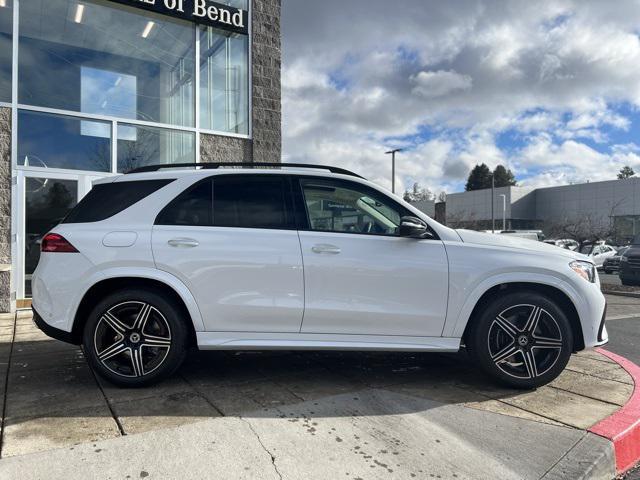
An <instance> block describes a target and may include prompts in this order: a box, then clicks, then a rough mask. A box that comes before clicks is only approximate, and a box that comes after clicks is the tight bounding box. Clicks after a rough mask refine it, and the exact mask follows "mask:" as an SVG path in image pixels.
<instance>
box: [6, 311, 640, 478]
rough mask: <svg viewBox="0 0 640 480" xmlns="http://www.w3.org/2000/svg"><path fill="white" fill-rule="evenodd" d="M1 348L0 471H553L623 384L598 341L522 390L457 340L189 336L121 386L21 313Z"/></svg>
mask: <svg viewBox="0 0 640 480" xmlns="http://www.w3.org/2000/svg"><path fill="white" fill-rule="evenodd" d="M628 311H638V309H637V305H635V304H632V305H631V306H629V305H626V304H624V303H622V304H620V305H617V306H613V307H612V308H611V309H610V312H609V314H610V315H612V316H614V317H620V316H621V315H624V312H628ZM0 360H1V363H0V374H1V375H2V378H4V379H6V382H4V384H0V393H1V394H2V396H1V397H0V398H2V411H3V426H2V443H1V450H0V455H1V458H2V459H1V460H0V477H3V475H6V477H3V478H18V477H17V476H15V475H19V477H20V478H88V477H89V478H145V477H147V476H149V477H151V478H202V477H204V476H213V475H214V474H215V475H216V476H217V477H218V478H323V479H326V478H350V479H356V478H362V479H364V478H367V479H368V478H562V477H563V476H567V475H569V473H567V472H571V469H572V468H576V465H578V466H579V465H582V464H587V465H588V464H589V462H591V463H594V464H597V462H598V458H594V455H596V454H597V452H604V451H606V449H602V448H601V447H603V444H602V443H601V442H604V440H603V439H601V438H600V437H596V436H595V435H592V434H590V433H587V432H585V429H587V428H589V427H590V426H592V425H593V424H595V423H597V422H599V421H600V420H602V419H603V418H605V417H607V416H609V415H610V414H611V413H613V412H615V411H616V410H618V409H619V408H620V407H621V406H622V405H624V404H625V402H626V401H627V399H628V398H629V396H630V395H631V393H632V391H633V381H632V379H631V377H629V375H628V374H627V373H626V372H625V371H624V370H623V369H622V368H621V367H619V366H618V365H617V364H615V363H613V362H612V361H611V360H609V359H608V358H606V357H604V356H602V355H600V354H598V353H596V352H584V353H580V354H578V355H575V356H574V357H572V359H571V362H570V364H569V367H568V368H567V370H566V371H565V372H564V373H563V374H562V375H561V377H559V378H558V379H557V380H556V381H555V382H553V384H551V385H550V386H546V387H543V388H540V389H538V390H536V391H533V392H520V391H514V390H506V389H502V388H499V387H496V386H494V385H493V384H491V383H490V382H489V380H488V379H487V378H485V377H484V376H482V375H481V374H480V373H479V372H478V371H477V370H476V369H475V368H474V367H473V365H471V364H470V363H469V361H468V360H467V358H466V355H465V354H464V353H460V354H446V355H445V354H412V353H358V352H192V353H191V354H190V356H189V358H188V361H187V362H186V364H185V366H184V367H183V368H182V369H181V370H180V372H179V374H178V375H176V376H175V377H174V378H173V379H171V380H170V381H168V382H165V383H162V384H160V385H158V386H155V387H152V388H146V389H137V390H126V389H119V388H116V387H113V386H111V385H109V384H108V383H106V382H104V381H102V380H101V379H99V378H97V377H95V376H94V374H93V372H92V371H91V370H90V369H89V368H88V366H87V363H86V362H85V360H84V357H83V354H82V352H81V350H80V349H79V348H77V347H73V346H70V345H66V344H63V343H60V342H57V341H53V340H51V339H48V338H47V337H45V336H44V335H43V334H42V333H41V332H39V330H37V329H36V328H35V326H34V325H33V324H32V322H31V319H30V317H29V315H28V314H19V315H18V316H17V318H10V317H5V318H4V319H3V320H2V323H1V324H0ZM594 452H595V453H594ZM598 455H600V454H599V453H598ZM203 456H204V457H203ZM574 457H575V458H574ZM203 458H204V459H203ZM581 462H582V463H581ZM185 465H189V471H188V473H185V470H184V469H185ZM600 473H602V472H600ZM606 473H607V472H604V474H603V475H604V476H602V475H601V477H600V478H606Z"/></svg>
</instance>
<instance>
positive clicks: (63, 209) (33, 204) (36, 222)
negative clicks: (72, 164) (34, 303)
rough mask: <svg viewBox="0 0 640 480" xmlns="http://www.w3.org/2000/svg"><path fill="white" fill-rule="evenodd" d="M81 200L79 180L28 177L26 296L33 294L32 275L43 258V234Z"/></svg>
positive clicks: (26, 181) (26, 192)
mask: <svg viewBox="0 0 640 480" xmlns="http://www.w3.org/2000/svg"><path fill="white" fill-rule="evenodd" d="M77 201H78V182H76V181H74V180H58V179H50V178H30V177H28V178H26V179H25V207H26V212H25V227H26V231H25V253H24V267H25V296H27V297H30V296H31V275H32V274H33V272H34V270H35V269H36V266H37V265H38V261H39V260H40V242H41V240H42V237H43V236H44V235H45V234H46V233H47V232H48V231H49V230H51V229H52V228H53V227H55V226H56V225H57V224H58V223H60V221H61V220H62V219H63V218H64V217H65V216H66V215H67V213H69V210H71V209H72V208H73V207H74V206H75V204H76V203H77Z"/></svg>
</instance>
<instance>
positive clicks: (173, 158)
mask: <svg viewBox="0 0 640 480" xmlns="http://www.w3.org/2000/svg"><path fill="white" fill-rule="evenodd" d="M195 143H196V136H195V134H194V133H193V132H182V131H178V130H168V129H165V128H156V127H141V126H137V125H126V124H118V172H128V171H129V170H131V169H134V168H138V167H143V166H145V165H156V164H163V163H195V161H196V151H195Z"/></svg>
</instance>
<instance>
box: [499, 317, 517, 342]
mask: <svg viewBox="0 0 640 480" xmlns="http://www.w3.org/2000/svg"><path fill="white" fill-rule="evenodd" d="M503 313H504V312H503ZM494 323H495V324H496V325H498V326H499V327H500V328H501V329H502V330H504V331H505V332H506V333H507V334H508V335H510V336H511V337H512V338H515V337H516V335H518V329H517V328H516V327H515V325H513V324H512V323H511V322H509V320H507V319H506V318H504V317H503V316H502V314H500V315H498V316H497V317H496V319H495V320H494Z"/></svg>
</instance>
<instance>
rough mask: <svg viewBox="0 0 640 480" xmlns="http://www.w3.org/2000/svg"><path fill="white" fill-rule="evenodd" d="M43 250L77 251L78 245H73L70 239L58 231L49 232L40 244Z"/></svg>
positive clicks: (51, 251)
mask: <svg viewBox="0 0 640 480" xmlns="http://www.w3.org/2000/svg"><path fill="white" fill-rule="evenodd" d="M40 250H41V251H42V252H50V253H53V252H58V253H77V252H78V250H76V247H74V246H73V245H71V243H69V241H68V240H67V239H66V238H64V237H63V236H62V235H58V234H57V233H47V234H46V235H45V236H44V238H43V239H42V244H41V246H40Z"/></svg>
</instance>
